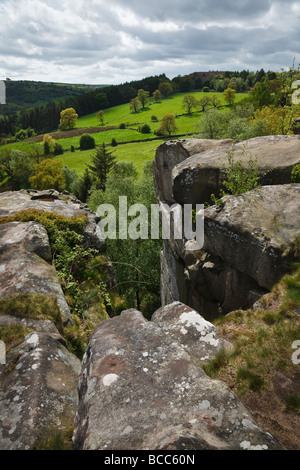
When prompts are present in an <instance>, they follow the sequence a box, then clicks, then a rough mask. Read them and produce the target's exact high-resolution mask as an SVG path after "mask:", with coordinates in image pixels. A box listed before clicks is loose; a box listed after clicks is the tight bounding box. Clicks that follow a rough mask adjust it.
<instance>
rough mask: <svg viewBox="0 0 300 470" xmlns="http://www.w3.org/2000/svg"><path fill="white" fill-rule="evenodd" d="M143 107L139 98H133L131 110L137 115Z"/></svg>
mask: <svg viewBox="0 0 300 470" xmlns="http://www.w3.org/2000/svg"><path fill="white" fill-rule="evenodd" d="M141 105H142V104H141V102H140V100H139V99H138V97H135V98H132V99H131V100H130V105H129V107H130V109H132V110H133V111H134V112H135V113H137V112H138V110H139V109H140V107H141Z"/></svg>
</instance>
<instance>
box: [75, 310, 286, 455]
mask: <svg viewBox="0 0 300 470" xmlns="http://www.w3.org/2000/svg"><path fill="white" fill-rule="evenodd" d="M73 443H74V447H75V449H77V450H105V449H110V450H133V449H135V450H161V449H164V450H176V449H184V448H185V449H195V450H197V449H218V450H219V449H236V450H242V449H278V448H280V445H279V444H278V443H277V442H276V441H275V440H274V439H273V438H272V436H271V435H270V434H268V433H265V432H263V431H262V430H261V429H260V428H259V427H258V426H257V425H256V423H255V422H254V421H253V419H252V417H251V416H250V415H249V413H248V412H247V410H246V409H245V408H244V407H243V406H242V405H241V403H240V402H239V400H238V399H237V397H236V396H235V394H234V393H233V392H232V391H231V390H230V389H229V388H228V387H226V386H225V384H224V383H222V382H220V381H216V380H212V379H210V378H209V377H208V376H207V375H206V374H205V372H204V371H203V369H202V368H201V367H200V366H199V365H198V364H197V363H196V362H195V361H194V360H193V359H192V357H191V356H190V355H189V354H188V353H187V352H186V351H185V350H184V349H183V348H182V347H181V346H180V345H179V344H178V343H177V342H176V341H174V339H173V338H172V337H170V336H169V335H168V334H167V333H166V332H165V331H164V330H163V329H162V328H160V327H159V326H158V325H157V324H155V323H154V322H148V321H147V320H146V319H145V318H144V317H143V316H142V314H141V313H140V312H138V311H136V310H133V309H132V310H128V311H125V312H123V313H122V314H121V315H120V316H118V317H115V318H113V319H109V320H106V321H104V322H102V323H100V324H99V325H98V326H97V327H96V329H95V330H94V332H93V334H92V337H91V339H90V343H89V346H88V348H87V351H86V354H85V356H84V359H83V362H82V369H81V374H80V379H79V406H78V411H77V413H76V418H75V428H74V436H73Z"/></svg>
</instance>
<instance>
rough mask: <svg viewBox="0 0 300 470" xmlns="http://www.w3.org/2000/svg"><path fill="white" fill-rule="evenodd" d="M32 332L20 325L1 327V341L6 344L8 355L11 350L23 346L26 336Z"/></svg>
mask: <svg viewBox="0 0 300 470" xmlns="http://www.w3.org/2000/svg"><path fill="white" fill-rule="evenodd" d="M0 305H1V303H0ZM1 313H2V312H1ZM10 315H11V314H10ZM32 331H33V330H31V329H30V328H26V327H25V326H24V325H21V324H20V323H19V324H16V325H11V326H0V340H1V341H3V342H4V343H5V347H6V353H8V351H9V350H10V349H11V348H15V347H16V346H18V345H19V344H21V343H22V342H23V341H24V339H25V336H26V335H28V334H29V333H31V332H32Z"/></svg>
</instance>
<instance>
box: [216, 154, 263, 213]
mask: <svg viewBox="0 0 300 470" xmlns="http://www.w3.org/2000/svg"><path fill="white" fill-rule="evenodd" d="M245 149H246V145H244V147H243V154H244V152H245ZM234 151H235V147H234V146H233V148H232V150H230V151H228V152H227V155H228V167H227V168H225V170H224V171H225V180H224V183H223V185H224V187H225V190H224V189H221V191H220V197H224V196H227V195H229V194H243V193H245V192H247V191H250V190H251V189H254V188H257V187H258V186H259V180H260V172H259V168H258V166H257V161H256V160H253V159H252V158H250V159H249V160H248V168H247V169H246V168H244V167H243V164H242V160H237V161H236V162H235V161H234V159H233V154H234ZM211 200H212V201H213V203H214V204H220V203H221V202H222V199H218V198H217V197H216V196H215V195H214V194H212V195H211Z"/></svg>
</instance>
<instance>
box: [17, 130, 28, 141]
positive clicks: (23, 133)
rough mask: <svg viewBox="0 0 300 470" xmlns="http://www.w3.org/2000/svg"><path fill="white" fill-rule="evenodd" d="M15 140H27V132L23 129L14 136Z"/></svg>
mask: <svg viewBox="0 0 300 470" xmlns="http://www.w3.org/2000/svg"><path fill="white" fill-rule="evenodd" d="M15 137H16V140H24V139H27V132H26V131H25V130H24V129H20V130H19V131H18V132H17V133H16V135H15Z"/></svg>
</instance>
